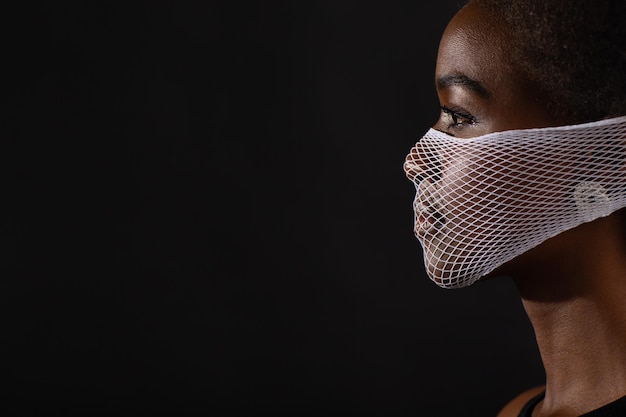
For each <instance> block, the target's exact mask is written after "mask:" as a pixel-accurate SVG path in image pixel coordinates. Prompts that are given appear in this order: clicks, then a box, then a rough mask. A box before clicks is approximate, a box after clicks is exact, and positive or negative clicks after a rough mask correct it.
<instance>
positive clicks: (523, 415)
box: [518, 391, 546, 417]
mask: <svg viewBox="0 0 626 417" xmlns="http://www.w3.org/2000/svg"><path fill="white" fill-rule="evenodd" d="M545 396H546V392H545V391H543V392H540V393H539V394H537V395H535V396H534V397H532V398H531V399H530V400H529V401H528V402H527V403H526V404H524V407H523V408H522V411H520V413H519V415H518V417H532V415H533V410H534V409H535V407H536V406H537V404H539V402H540V401H541V400H543V397H545Z"/></svg>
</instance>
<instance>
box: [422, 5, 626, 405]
mask: <svg viewBox="0 0 626 417" xmlns="http://www.w3.org/2000/svg"><path fill="white" fill-rule="evenodd" d="M512 41H513V40H512V39H511V37H510V36H508V35H507V33H506V28H503V27H501V26H499V25H498V22H496V21H494V19H493V18H492V17H491V16H489V14H488V12H487V11H486V10H483V9H482V7H481V6H479V5H476V4H475V3H472V2H470V3H469V4H468V5H467V6H465V7H464V8H463V9H462V10H460V11H459V13H458V14H457V15H456V16H455V17H454V18H453V19H452V21H451V22H450V23H449V25H448V27H447V28H446V31H445V33H444V35H443V37H442V39H441V43H440V49H439V54H438V57H437V66H436V75H435V78H436V87H437V94H438V97H439V101H440V105H441V106H442V112H441V116H440V118H439V120H438V121H437V123H436V124H435V125H434V128H435V129H437V130H440V131H443V132H446V133H448V134H450V135H454V136H456V137H460V138H471V137H475V136H479V135H483V134H487V133H491V132H498V131H503V130H511V129H522V128H536V127H548V126H557V125H561V124H566V123H567V122H568V121H563V120H557V119H556V118H555V117H553V116H551V115H550V112H549V107H548V105H547V103H548V102H549V100H550V97H548V96H547V95H546V94H544V93H542V89H541V88H540V87H539V86H537V85H533V84H532V82H531V81H529V80H528V79H527V78H526V77H525V75H524V74H523V73H521V72H520V70H518V69H517V68H516V67H515V66H513V65H512V64H511V63H510V61H509V58H508V55H507V51H508V50H510V42H512ZM569 122H571V123H575V121H573V120H572V121H569ZM414 151H415V150H413V151H412V152H414ZM622 219H623V213H622V212H621V211H618V212H615V213H613V214H612V215H609V216H607V217H604V218H601V219H598V220H595V221H593V222H590V223H585V224H582V225H580V226H578V227H576V228H574V229H571V230H568V231H566V232H563V233H561V234H560V235H558V236H555V237H553V238H551V239H549V240H547V241H545V242H544V243H542V244H541V245H539V246H537V247H536V248H534V249H532V250H530V251H528V252H526V253H525V254H523V255H521V256H519V257H518V258H516V259H514V260H513V261H510V262H508V263H507V264H505V265H503V266H502V267H500V268H499V269H498V270H496V271H495V272H493V273H492V274H490V275H489V276H488V277H486V279H490V278H494V277H497V276H502V275H508V276H511V277H513V279H514V281H515V283H516V285H517V288H518V290H519V293H520V296H521V297H522V301H523V305H524V308H525V310H526V312H527V314H528V317H529V319H530V321H531V323H532V325H533V328H534V330H535V334H536V337H537V343H538V346H539V350H540V353H541V358H542V361H543V364H544V368H545V371H546V385H545V387H544V386H540V387H534V388H532V389H530V390H528V391H526V392H524V393H522V394H520V395H519V396H518V397H517V398H515V399H513V400H512V401H511V402H510V403H508V404H507V405H506V406H505V407H504V408H503V409H502V410H501V412H500V413H499V414H498V417H508V416H517V415H518V413H519V411H520V410H521V408H522V406H523V405H524V404H525V403H526V402H527V401H528V400H529V399H530V398H531V397H532V396H534V395H536V394H537V393H539V392H541V391H543V390H544V389H545V391H546V396H545V399H544V400H543V401H542V402H541V403H539V405H538V406H537V407H536V408H535V410H534V412H533V416H534V417H548V416H562V417H567V416H579V415H581V414H584V413H586V412H589V411H592V410H594V409H597V408H599V407H601V406H602V405H604V404H607V403H609V402H611V401H614V400H616V399H618V398H620V397H622V396H624V395H626V348H625V347H626V303H625V302H624V300H625V299H626V279H625V278H626V256H625V255H624V254H626V247H625V246H626V245H625V244H624V242H625V239H624V236H623V234H622V230H623V229H624V227H623V225H622Z"/></svg>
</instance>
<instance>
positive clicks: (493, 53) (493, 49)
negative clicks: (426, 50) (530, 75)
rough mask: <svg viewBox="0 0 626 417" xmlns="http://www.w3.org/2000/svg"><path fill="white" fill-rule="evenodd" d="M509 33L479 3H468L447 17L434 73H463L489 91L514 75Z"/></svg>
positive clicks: (496, 88)
mask: <svg viewBox="0 0 626 417" xmlns="http://www.w3.org/2000/svg"><path fill="white" fill-rule="evenodd" d="M510 46H511V45H510V41H509V37H508V36H507V34H506V32H505V28H504V27H503V25H501V24H499V23H498V22H497V21H496V19H494V17H493V16H491V15H490V14H489V13H488V12H487V11H486V10H484V8H483V7H481V6H479V5H476V4H475V3H471V2H470V3H469V4H468V5H466V6H465V7H464V8H462V9H461V10H460V11H459V12H458V13H457V14H456V15H455V16H454V17H453V18H452V20H451V21H450V23H449V24H448V26H447V27H446V30H445V31H444V34H443V36H442V38H441V42H440V44H439V52H438V56H437V65H436V70H435V72H436V76H437V77H442V76H447V75H465V76H467V77H469V78H471V79H473V80H477V81H479V82H480V83H481V84H483V85H484V86H485V87H487V88H488V89H489V90H491V91H493V92H498V91H499V90H501V89H502V88H506V87H507V86H510V82H511V78H512V77H513V78H517V76H518V75H519V74H516V69H515V67H514V66H513V65H511V60H510V55H509V53H507V52H508V51H510Z"/></svg>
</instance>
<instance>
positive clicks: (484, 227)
mask: <svg viewBox="0 0 626 417" xmlns="http://www.w3.org/2000/svg"><path fill="white" fill-rule="evenodd" d="M625 157H626V116H624V117H618V118H613V119H606V120H601V121H597V122H591V123H584V124H579V125H571V126H559V127H552V128H540V129H523V130H510V131H504V132H497V133H491V134H488V135H484V136H479V137H475V138H471V139H459V138H455V137H452V136H449V135H447V134H445V133H442V132H439V131H437V130H434V129H430V130H428V132H427V133H426V135H425V136H424V137H423V138H422V139H420V140H419V141H418V142H417V144H416V145H415V146H414V147H413V148H412V149H411V152H410V153H409V155H408V156H407V157H406V160H405V164H404V169H405V172H406V173H407V176H408V177H409V179H410V180H411V181H413V182H414V183H415V188H416V195H415V199H414V201H413V210H414V214H415V216H414V220H415V223H414V225H415V226H414V232H415V235H416V237H417V238H418V240H419V242H420V244H421V246H422V249H423V253H424V265H425V267H426V271H427V273H428V276H429V278H430V279H431V280H433V281H434V282H435V283H436V284H437V285H439V286H441V287H444V288H459V287H466V286H469V285H471V284H473V283H474V282H476V281H477V280H479V279H480V278H481V277H483V276H485V275H487V274H489V273H490V272H492V271H493V270H494V269H496V268H497V267H499V266H501V265H502V264H504V263H505V262H507V261H509V260H511V259H513V258H515V257H517V256H519V255H520V254H522V253H524V252H526V251H528V250H529V249H531V248H533V247H535V246H537V245H539V244H540V243H542V242H543V241H545V240H546V239H548V238H550V237H553V236H555V235H557V234H559V233H562V232H564V231H566V230H568V229H571V228H574V227H576V226H578V225H580V224H582V223H585V222H589V221H592V220H595V219H597V218H599V217H603V216H607V215H609V214H610V213H612V212H614V211H615V210H618V209H620V208H622V207H624V206H626V162H625Z"/></svg>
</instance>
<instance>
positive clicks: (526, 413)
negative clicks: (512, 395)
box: [518, 391, 626, 417]
mask: <svg viewBox="0 0 626 417" xmlns="http://www.w3.org/2000/svg"><path fill="white" fill-rule="evenodd" d="M545 395H546V392H545V391H543V392H541V393H539V394H537V395H535V396H534V397H533V398H531V399H530V400H529V401H528V402H527V403H526V404H525V405H524V407H523V408H522V411H520V413H519V415H518V417H532V415H533V410H534V409H535V407H536V406H537V404H539V402H540V401H541V400H543V398H544V397H545ZM623 416H626V397H622V398H620V399H618V400H616V401H613V402H611V403H608V404H606V405H604V406H602V407H600V408H598V409H596V410H593V411H590V412H588V413H586V414H583V415H582V416H581V417H623Z"/></svg>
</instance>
